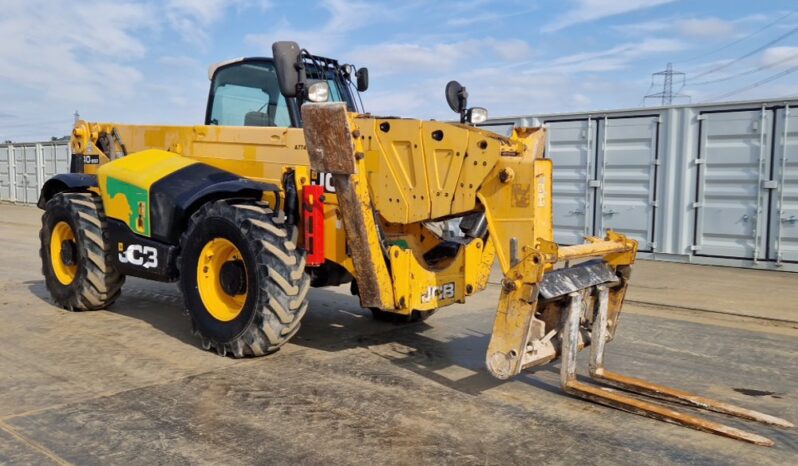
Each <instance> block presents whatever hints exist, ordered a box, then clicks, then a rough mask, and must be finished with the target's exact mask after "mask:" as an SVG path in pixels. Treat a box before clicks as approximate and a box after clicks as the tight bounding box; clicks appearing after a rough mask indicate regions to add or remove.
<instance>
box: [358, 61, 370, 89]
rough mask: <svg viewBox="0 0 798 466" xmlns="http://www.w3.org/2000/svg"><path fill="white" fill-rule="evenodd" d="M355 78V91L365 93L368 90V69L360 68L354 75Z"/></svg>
mask: <svg viewBox="0 0 798 466" xmlns="http://www.w3.org/2000/svg"><path fill="white" fill-rule="evenodd" d="M355 76H356V77H357V91H358V92H365V91H366V89H368V88H369V69H368V68H365V67H364V68H360V69H359V70H357V73H355Z"/></svg>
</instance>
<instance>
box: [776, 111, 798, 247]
mask: <svg viewBox="0 0 798 466" xmlns="http://www.w3.org/2000/svg"><path fill="white" fill-rule="evenodd" d="M774 140H775V141H774V144H775V150H774V151H773V165H774V167H773V180H772V181H771V182H770V185H769V186H771V187H773V188H774V189H773V190H772V191H771V192H772V196H773V199H772V200H771V202H770V204H771V209H772V210H771V213H770V221H771V223H770V248H769V251H770V254H769V259H771V260H775V261H777V262H782V261H785V262H798V109H789V108H787V109H779V110H778V112H777V113H776V134H775V137H774Z"/></svg>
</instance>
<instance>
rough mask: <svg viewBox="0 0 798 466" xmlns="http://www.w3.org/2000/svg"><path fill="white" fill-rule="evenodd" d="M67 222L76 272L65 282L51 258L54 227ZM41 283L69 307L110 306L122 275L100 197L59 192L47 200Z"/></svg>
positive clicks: (82, 308) (119, 290)
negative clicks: (59, 278)
mask: <svg viewBox="0 0 798 466" xmlns="http://www.w3.org/2000/svg"><path fill="white" fill-rule="evenodd" d="M62 221H63V222H66V223H67V224H68V225H69V227H70V228H71V229H72V231H73V232H74V235H75V243H76V246H77V248H76V262H77V272H76V274H75V277H74V279H73V280H72V282H71V283H70V284H68V285H64V284H63V283H61V282H60V281H59V280H58V278H56V275H55V272H54V270H53V265H52V261H51V258H50V240H51V239H52V232H53V228H54V227H55V225H56V224H58V223H59V222H62ZM39 239H40V241H41V248H40V249H39V256H40V257H41V259H42V274H43V275H44V283H45V285H46V286H47V290H48V291H49V292H50V296H51V297H52V299H53V302H54V303H55V304H57V305H58V306H61V307H63V308H64V309H66V310H69V311H92V310H97V309H104V308H106V307H108V306H110V305H111V304H112V303H113V302H114V301H115V300H116V299H117V298H118V297H119V294H120V292H121V290H122V284H123V283H124V282H125V276H124V275H122V274H120V273H119V271H117V269H116V267H115V266H114V262H113V256H112V254H114V253H115V252H114V249H113V245H112V244H111V242H110V240H109V237H108V230H107V228H106V221H105V213H104V212H103V206H102V201H101V200H100V198H99V197H98V196H96V195H94V194H92V193H59V194H56V195H55V196H53V198H52V199H50V200H49V201H47V204H46V205H45V210H44V214H43V215H42V228H41V230H40V231H39Z"/></svg>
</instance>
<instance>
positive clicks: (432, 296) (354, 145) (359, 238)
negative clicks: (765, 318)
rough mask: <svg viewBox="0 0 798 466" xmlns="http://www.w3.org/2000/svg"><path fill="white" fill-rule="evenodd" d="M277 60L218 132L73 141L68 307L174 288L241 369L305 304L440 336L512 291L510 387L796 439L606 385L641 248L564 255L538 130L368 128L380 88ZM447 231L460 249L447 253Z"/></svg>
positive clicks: (573, 249) (608, 243)
mask: <svg viewBox="0 0 798 466" xmlns="http://www.w3.org/2000/svg"><path fill="white" fill-rule="evenodd" d="M273 55H274V57H273V58H246V59H239V60H234V61H230V62H226V63H222V64H219V65H215V66H213V67H211V69H210V71H209V78H210V80H211V87H210V95H209V97H208V105H207V111H206V116H205V124H204V125H200V126H134V125H127V124H116V123H89V122H85V121H80V122H78V123H76V125H75V127H74V129H73V132H72V140H71V147H72V153H73V155H72V165H71V173H69V174H62V175H58V176H56V177H54V178H52V179H51V180H49V181H48V182H47V183H46V184H45V185H44V187H43V189H42V192H41V198H40V200H39V207H40V208H42V209H44V215H43V217H42V229H41V245H42V247H41V258H42V265H43V273H44V276H45V282H46V285H47V288H48V290H49V291H50V293H51V295H52V298H53V300H54V301H55V303H57V304H58V305H59V306H62V307H64V308H66V309H68V310H73V311H82V310H92V309H101V308H105V307H107V306H109V305H110V304H111V303H113V302H114V300H116V299H117V297H118V296H119V294H120V292H121V288H122V283H123V282H124V279H125V276H127V275H130V276H136V277H143V278H149V279H153V280H162V281H179V283H180V289H181V291H182V294H183V297H184V302H185V306H186V308H187V309H188V313H189V315H190V316H191V322H192V325H193V329H194V332H195V333H196V334H197V335H198V336H199V338H200V340H201V342H202V346H203V348H205V349H211V348H213V349H215V350H216V351H217V352H218V353H219V354H221V355H225V354H231V355H233V356H235V357H243V356H260V355H264V354H267V353H270V352H273V351H275V350H277V349H278V348H279V347H280V346H282V345H283V344H285V343H286V342H287V341H288V340H290V339H291V337H292V336H294V335H295V334H296V333H297V331H298V329H299V324H300V321H301V320H302V317H303V316H304V315H305V313H306V311H307V309H308V302H307V300H306V297H307V294H308V289H309V287H311V286H328V285H340V284H342V283H347V282H351V288H352V292H353V293H354V294H356V295H357V296H359V299H360V303H361V305H362V306H363V307H364V308H369V309H371V310H372V312H373V313H374V315H375V316H376V317H378V318H395V319H403V320H407V321H412V320H421V319H425V318H427V317H428V316H429V315H431V314H432V313H433V312H435V311H436V310H437V309H439V308H441V307H445V306H448V305H450V304H454V303H463V302H465V301H466V299H467V297H468V296H471V295H473V294H474V293H477V292H479V291H480V290H483V289H484V288H485V287H486V285H487V281H488V276H489V274H490V270H491V266H492V264H493V263H494V260H495V259H498V261H499V264H500V265H501V269H502V271H503V273H504V278H503V280H502V282H501V297H500V301H499V305H498V310H497V312H496V318H495V323H494V326H493V333H492V336H491V340H490V344H489V347H488V350H487V356H486V364H487V368H488V370H489V371H490V372H491V374H493V375H494V376H496V377H498V378H500V379H506V378H508V377H512V376H514V375H517V374H519V373H520V372H521V371H522V370H523V369H526V368H529V367H533V366H538V365H541V364H546V363H549V362H552V361H554V360H556V359H558V358H560V359H561V360H562V370H561V374H562V377H561V384H562V387H563V389H564V390H565V391H566V392H568V393H570V394H572V395H575V396H579V397H582V398H587V399H590V400H593V401H596V402H598V403H602V404H606V405H610V406H613V407H616V408H620V409H624V410H627V411H631V412H634V413H638V414H644V415H648V416H652V417H656V418H659V419H663V420H666V421H670V422H675V423H679V424H683V425H687V426H690V427H693V428H697V429H700V430H705V431H709V432H714V433H718V434H722V435H726V436H728V437H732V438H737V439H742V440H746V441H749V442H754V443H759V444H763V445H769V444H771V443H772V442H770V440H768V439H766V438H764V437H760V436H758V435H755V434H751V433H748V432H744V431H741V430H738V429H734V428H731V427H727V426H724V425H721V424H717V423H714V422H710V421H706V420H703V419H700V418H697V417H694V416H690V415H687V414H683V413H681V412H678V411H674V410H672V409H669V408H666V407H664V406H662V405H659V404H655V403H651V402H647V401H642V400H640V399H638V398H634V397H630V396H627V395H623V394H621V393H620V392H617V391H611V390H606V389H604V388H600V387H597V386H595V385H587V384H584V383H582V382H579V381H577V379H576V377H575V357H576V353H577V351H578V350H580V349H581V348H583V347H585V346H587V345H590V346H591V363H590V374H591V376H592V378H593V379H594V380H597V381H601V382H603V383H605V384H607V385H612V386H615V387H620V388H622V389H624V390H626V391H632V392H637V393H641V394H644V395H650V396H652V397H656V398H665V399H667V400H670V401H677V402H681V403H684V404H689V405H692V406H696V407H699V408H705V409H709V410H713V411H719V412H722V413H726V414H731V415H734V416H738V417H742V418H746V419H753V420H758V421H762V422H765V423H770V424H775V425H781V426H788V425H789V423H787V422H786V421H784V420H781V419H778V418H775V417H772V416H768V415H765V414H761V413H757V412H754V411H749V410H745V409H741V408H737V407H734V406H730V405H727V404H724V403H720V402H716V401H712V400H707V399H704V398H700V397H697V396H694V395H690V394H687V393H684V392H681V391H678V390H674V389H669V388H666V387H660V386H657V385H653V384H650V383H648V382H645V381H642V380H638V379H632V378H628V377H624V376H621V375H618V374H615V373H612V372H609V371H607V370H605V369H604V366H603V355H604V345H605V343H606V342H608V341H610V340H611V339H612V338H613V335H614V333H615V330H616V327H617V325H618V319H619V316H620V312H621V306H622V304H623V300H624V294H625V292H626V287H627V284H628V281H629V276H630V266H631V265H632V263H633V262H634V259H635V254H636V250H637V244H636V242H635V241H633V240H630V239H627V238H626V237H624V236H623V235H621V234H617V233H613V232H607V234H606V237H605V238H603V239H602V238H595V237H590V238H587V242H586V243H585V244H579V245H575V246H558V245H557V244H555V243H554V242H553V241H552V238H553V234H552V161H551V160H550V159H548V158H546V154H545V152H544V148H545V137H546V136H545V135H546V131H545V129H544V128H521V127H518V128H515V129H514V130H513V133H512V136H510V137H502V136H499V135H497V134H495V133H492V132H488V131H485V130H482V129H479V128H477V127H475V126H474V123H478V122H480V121H482V120H484V119H485V118H486V111H485V110H484V109H481V108H468V107H467V102H466V97H467V94H466V92H465V89H464V88H463V87H461V86H460V85H459V84H457V83H456V82H451V83H450V84H449V85H448V86H447V89H446V98H447V101H448V103H449V105H450V106H451V107H452V109H453V110H455V111H456V112H458V113H459V114H460V124H450V123H443V122H437V121H420V120H414V119H404V118H397V117H380V116H375V115H370V114H368V113H365V112H364V110H363V108H362V103H360V101H359V92H362V91H365V90H366V89H367V87H368V72H367V70H366V69H355V68H354V67H353V66H351V65H342V64H339V63H338V62H337V61H336V60H332V59H329V58H323V57H319V56H315V55H311V54H310V53H308V52H307V51H306V50H304V49H300V48H299V47H298V46H297V44H296V43H293V42H277V43H275V44H274V46H273ZM440 222H445V223H446V224H448V225H452V224H456V225H458V226H459V232H458V233H457V234H453V233H452V232H451V231H450V230H447V231H448V233H447V234H443V233H441V232H442V229H441V228H439V226H440Z"/></svg>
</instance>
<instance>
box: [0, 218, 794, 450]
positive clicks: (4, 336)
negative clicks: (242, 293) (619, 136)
mask: <svg viewBox="0 0 798 466" xmlns="http://www.w3.org/2000/svg"><path fill="white" fill-rule="evenodd" d="M39 214H40V212H39V211H38V210H36V209H34V208H29V207H14V206H6V205H3V206H0V234H1V235H2V237H3V238H5V245H4V246H3V247H2V248H0V317H2V322H3V324H2V325H0V464H6V463H8V464H50V463H55V464H69V463H72V464H188V463H192V464H193V463H205V464H207V463H212V464H253V463H268V464H273V463H276V464H286V463H303V464H304V463H307V464H417V463H447V464H516V463H523V464H534V463H544V464H613V465H614V464H634V465H639V464H656V465H660V464H673V463H691V464H779V465H783V464H795V458H796V455H798V429H791V430H784V429H777V428H770V427H768V426H763V425H758V424H753V423H742V422H737V421H735V420H731V419H728V418H724V417H723V416H714V415H708V417H710V418H712V419H715V420H720V421H722V422H725V423H728V424H730V425H734V426H736V427H741V428H745V429H748V430H750V431H753V432H756V433H759V434H762V435H765V436H767V437H769V438H771V439H773V440H774V441H775V442H776V446H774V447H772V448H766V447H758V446H753V445H749V444H745V443H741V442H737V441H733V440H728V439H725V438H721V437H717V436H714V435H710V434H706V433H701V432H697V431H693V430H690V429H686V428H683V427H678V426H674V425H670V424H665V423H662V422H658V421H654V420H651V419H647V418H643V417H640V416H635V415H632V414H628V413H624V412H620V411H616V410H613V409H609V408H605V407H602V406H598V405H595V404H591V403H589V402H585V401H581V400H577V399H573V398H570V397H568V396H565V395H563V394H562V393H561V392H560V389H559V388H558V383H557V380H558V372H557V370H558V366H556V365H555V366H554V367H546V368H542V369H539V370H536V371H535V372H530V373H527V374H525V375H523V376H520V377H518V378H516V379H514V380H512V381H507V382H502V381H498V380H495V379H493V378H492V377H490V376H489V375H488V374H487V372H486V371H485V369H484V367H483V358H484V353H485V349H486V347H487V343H488V339H489V332H490V330H491V324H492V319H493V313H494V309H495V305H496V302H497V297H498V289H497V287H495V286H491V287H490V288H489V289H488V290H487V291H485V292H483V293H481V294H480V295H478V296H476V297H475V298H474V299H471V300H470V301H469V302H468V303H467V304H465V305H458V306H453V307H450V308H447V309H444V310H442V311H441V312H439V313H438V314H436V315H435V316H434V317H432V318H430V319H429V320H428V321H427V322H426V323H419V324H414V325H409V326H397V325H394V324H388V323H381V322H376V321H373V320H372V319H371V318H370V316H369V314H368V313H367V312H364V311H363V310H361V309H360V308H359V307H358V304H357V301H356V300H355V299H354V298H352V297H351V296H349V295H348V293H346V290H345V289H344V288H341V289H318V290H313V291H312V294H311V298H310V299H311V308H310V311H309V312H308V315H307V317H306V318H305V320H304V322H303V324H302V329H301V330H300V332H299V334H298V336H297V338H295V339H294V340H293V341H292V342H291V343H289V344H288V345H287V346H286V347H284V348H283V349H282V350H281V351H279V352H278V353H276V354H274V355H272V356H269V357H266V358H260V359H249V360H233V359H229V358H221V357H218V356H216V355H215V354H212V353H209V352H205V351H202V350H201V349H200V348H199V345H198V342H197V340H196V339H195V338H194V337H192V335H191V333H190V329H189V322H188V318H187V317H185V316H184V315H183V310H182V307H181V299H180V296H179V294H178V292H177V289H176V287H175V286H173V285H168V284H159V283H150V282H146V281H142V280H137V279H129V280H128V282H127V284H126V285H125V288H124V295H123V297H122V298H121V299H120V300H119V301H118V302H117V303H116V304H115V305H114V306H112V308H111V309H109V310H107V311H98V312H87V313H69V312H66V311H63V310H61V309H58V308H56V307H54V306H52V305H50V304H49V302H48V296H47V292H46V290H45V288H44V285H43V283H42V278H41V275H40V263H39V258H38V253H37V250H38V236H37V232H38V221H39V220H38V219H39ZM633 280H634V281H633V283H632V285H631V286H632V291H631V292H630V302H629V303H628V304H627V306H626V308H625V314H624V317H623V319H622V322H621V325H620V328H619V332H618V336H617V338H616V340H615V341H614V342H613V343H611V344H610V345H609V346H608V363H609V366H610V367H611V368H613V369H616V370H618V371H620V372H624V373H628V374H630V375H637V376H640V377H643V378H647V379H650V380H652V381H655V382H660V383H668V384H671V385H674V386H677V387H679V388H683V389H687V390H691V391H695V392H698V393H699V394H705V395H707V396H711V397H715V398H717V399H720V400H723V401H728V402H732V403H735V404H739V405H742V406H745V407H750V408H753V409H757V410H760V411H763V412H766V413H771V414H776V415H779V416H782V417H784V418H786V419H788V420H790V421H792V422H796V421H798V371H796V367H797V366H796V354H798V323H795V322H797V321H798V318H796V315H798V311H795V310H794V308H792V307H791V306H793V303H795V302H796V301H798V274H790V273H774V272H762V271H751V270H735V269H722V268H713V267H703V266H688V265H678V264H664V263H654V262H640V263H639V264H638V265H637V267H636V271H635V275H634V277H633ZM697 309H704V310H709V311H714V312H704V311H700V310H697ZM718 312H721V313H718ZM735 313H736V314H742V315H745V316H748V317H742V316H739V315H733V314H735ZM765 319H771V320H765ZM585 356H586V355H582V356H581V357H580V361H581V364H583V367H582V369H581V370H582V372H583V373H584V364H585V362H586V361H585V360H584V357H585Z"/></svg>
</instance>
